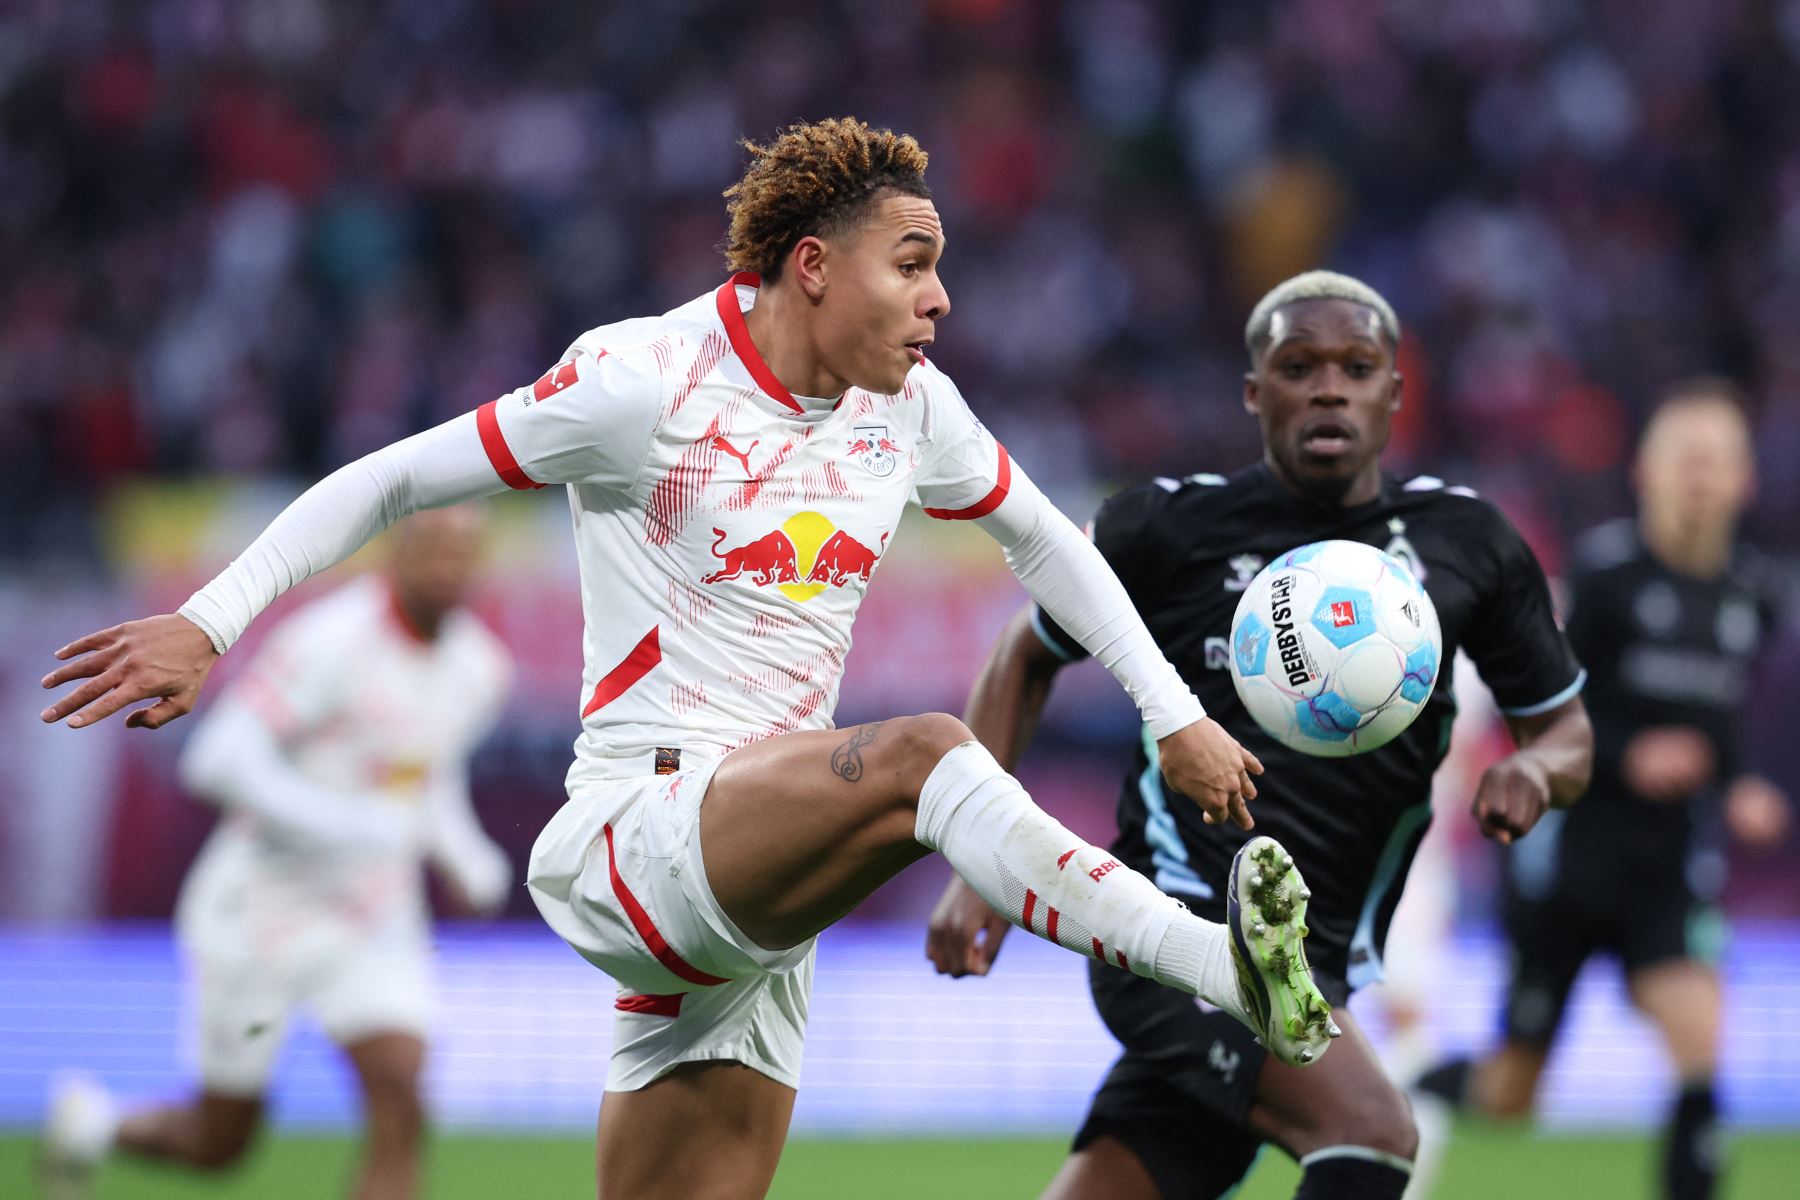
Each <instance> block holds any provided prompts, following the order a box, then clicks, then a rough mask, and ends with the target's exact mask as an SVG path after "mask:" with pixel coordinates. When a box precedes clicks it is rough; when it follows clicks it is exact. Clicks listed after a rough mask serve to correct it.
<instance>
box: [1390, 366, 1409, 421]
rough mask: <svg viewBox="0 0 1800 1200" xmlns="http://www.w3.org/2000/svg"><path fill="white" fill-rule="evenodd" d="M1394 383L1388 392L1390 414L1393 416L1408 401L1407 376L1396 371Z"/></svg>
mask: <svg viewBox="0 0 1800 1200" xmlns="http://www.w3.org/2000/svg"><path fill="white" fill-rule="evenodd" d="M1393 375H1394V379H1393V383H1392V384H1391V385H1390V390H1389V392H1388V414H1389V415H1390V416H1391V415H1392V414H1394V413H1397V412H1399V411H1400V409H1401V408H1402V406H1404V405H1405V403H1406V376H1404V375H1402V374H1400V372H1398V371H1395V372H1394V373H1393Z"/></svg>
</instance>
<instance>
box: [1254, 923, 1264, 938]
mask: <svg viewBox="0 0 1800 1200" xmlns="http://www.w3.org/2000/svg"><path fill="white" fill-rule="evenodd" d="M1265 928H1266V927H1265V926H1264V925H1263V923H1262V922H1261V921H1252V922H1251V923H1250V932H1251V933H1254V934H1255V935H1256V936H1257V937H1261V936H1262V935H1263V933H1264V931H1265Z"/></svg>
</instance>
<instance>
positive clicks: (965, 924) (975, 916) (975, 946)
mask: <svg viewBox="0 0 1800 1200" xmlns="http://www.w3.org/2000/svg"><path fill="white" fill-rule="evenodd" d="M1011 928H1012V922H1010V921H1008V920H1007V919H1006V918H1005V917H1003V916H1001V915H1000V914H999V913H997V912H995V911H994V910H993V909H991V908H989V907H988V905H987V901H985V900H983V899H982V898H981V897H980V896H979V895H977V894H976V892H975V889H974V888H972V887H970V886H969V885H968V884H966V883H964V882H963V881H962V876H960V875H957V876H952V877H951V880H950V886H949V887H947V888H945V889H944V894H943V895H942V896H940V897H938V902H937V907H936V908H934V909H932V910H931V926H930V928H929V929H928V930H927V931H926V934H925V957H926V958H929V959H930V960H931V965H932V966H934V967H936V968H937V973H938V974H939V975H948V976H950V977H951V978H952V979H961V978H962V977H963V976H964V975H986V974H987V973H988V970H989V969H990V968H991V967H992V966H993V965H994V959H996V958H998V957H999V956H1000V939H1002V938H1004V937H1005V936H1006V931H1007V930H1009V929H1011Z"/></svg>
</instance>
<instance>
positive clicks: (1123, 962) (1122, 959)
mask: <svg viewBox="0 0 1800 1200" xmlns="http://www.w3.org/2000/svg"><path fill="white" fill-rule="evenodd" d="M1113 953H1114V954H1115V955H1117V956H1118V959H1119V965H1120V966H1121V967H1124V968H1125V969H1126V970H1127V971H1129V970H1131V960H1130V959H1129V958H1126V957H1125V952H1124V951H1123V950H1114V951H1113Z"/></svg>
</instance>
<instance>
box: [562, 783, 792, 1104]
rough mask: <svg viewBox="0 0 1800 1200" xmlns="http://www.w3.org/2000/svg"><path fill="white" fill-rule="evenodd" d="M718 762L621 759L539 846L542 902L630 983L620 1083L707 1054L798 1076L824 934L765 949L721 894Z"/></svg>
mask: <svg viewBox="0 0 1800 1200" xmlns="http://www.w3.org/2000/svg"><path fill="white" fill-rule="evenodd" d="M717 766H718V763H717V762H716V761H695V762H694V763H693V765H692V766H690V767H689V768H688V769H687V770H683V771H680V772H678V773H676V774H673V775H656V774H654V773H653V771H652V770H651V768H650V765H649V763H648V760H644V761H643V762H637V761H634V762H631V763H629V764H620V765H618V766H615V767H613V768H612V770H613V771H614V772H616V773H617V775H618V777H616V778H602V779H592V780H590V781H588V782H583V783H579V784H577V785H575V786H574V787H573V788H572V789H571V796H570V799H569V802H568V803H567V804H565V805H563V807H562V809H561V810H560V811H558V812H557V814H556V816H555V817H554V818H552V819H551V821H550V824H549V825H548V826H546V827H545V828H544V832H543V833H541V834H539V835H538V839H537V843H536V845H534V846H533V847H532V851H531V866H530V869H529V870H528V872H527V876H526V882H527V884H528V886H529V887H530V889H531V897H532V899H533V900H535V901H536V902H537V906H538V911H539V912H541V913H543V915H544V920H546V921H548V922H549V924H550V927H551V928H552V929H554V930H556V932H557V933H558V934H559V935H560V936H561V937H562V938H563V940H564V941H566V942H568V943H569V945H571V946H573V947H574V948H575V950H576V952H577V953H579V954H580V955H581V956H582V957H583V958H585V959H587V960H588V961H589V962H591V963H593V964H594V965H595V966H597V967H599V968H600V969H601V970H602V971H605V972H606V973H607V974H608V975H610V976H612V978H613V980H614V981H615V982H616V983H617V984H618V985H619V990H618V997H617V1000H616V1001H615V1004H614V1007H615V1009H616V1010H617V1013H616V1015H615V1017H614V1023H613V1050H612V1062H611V1064H610V1066H609V1067H608V1069H607V1076H606V1088H607V1090H608V1091H614V1092H628V1091H635V1090H636V1089H638V1088H641V1087H644V1086H645V1085H647V1084H649V1083H652V1082H654V1081H655V1080H657V1079H659V1078H661V1077H662V1076H663V1075H665V1074H667V1073H668V1072H669V1071H670V1070H671V1069H673V1068H674V1067H675V1066H676V1065H677V1064H679V1063H684V1062H700V1061H707V1060H726V1061H732V1062H740V1063H743V1064H744V1065H746V1066H748V1067H752V1068H754V1069H755V1070H758V1071H760V1072H762V1073H763V1074H764V1075H767V1076H769V1078H771V1079H774V1080H776V1081H778V1082H780V1083H785V1084H787V1085H788V1086H789V1087H798V1086H799V1082H800V1056H801V1049H802V1047H803V1045H804V1043H805V1037H806V1010H807V1002H808V999H809V997H810V995H811V992H812V974H813V949H814V945H815V941H814V939H811V938H809V939H807V940H806V941H805V942H803V943H802V944H800V945H798V946H794V947H792V948H790V949H786V950H766V949H764V948H763V947H761V946H758V945H757V944H756V943H755V942H752V941H751V940H750V939H749V938H747V937H745V936H744V934H743V933H741V932H740V931H739V930H738V928H737V927H736V926H735V925H733V924H732V923H731V920H730V918H728V917H727V916H726V915H725V912H724V910H723V909H721V908H720V907H719V904H718V901H717V900H715V899H714V898H713V894H712V888H711V887H709V886H708V885H707V882H706V867H705V863H704V861H703V859H702V858H701V855H700V804H701V801H702V800H704V799H705V796H706V789H707V787H708V786H709V785H710V784H711V782H712V776H713V772H714V770H716V769H717ZM604 769H605V768H596V770H597V771H599V770H604Z"/></svg>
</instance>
